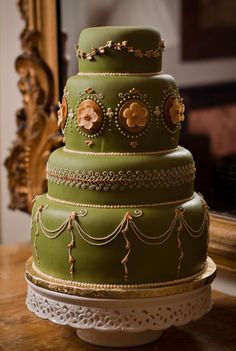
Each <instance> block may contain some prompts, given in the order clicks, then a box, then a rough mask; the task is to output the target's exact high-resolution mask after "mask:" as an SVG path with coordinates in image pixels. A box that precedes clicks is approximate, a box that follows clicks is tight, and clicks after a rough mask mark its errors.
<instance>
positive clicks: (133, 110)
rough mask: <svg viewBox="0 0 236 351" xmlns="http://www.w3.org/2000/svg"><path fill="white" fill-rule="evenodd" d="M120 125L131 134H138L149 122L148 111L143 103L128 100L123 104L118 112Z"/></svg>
mask: <svg viewBox="0 0 236 351" xmlns="http://www.w3.org/2000/svg"><path fill="white" fill-rule="evenodd" d="M119 120H120V123H121V125H122V126H123V127H124V128H125V129H126V130H127V131H129V132H131V133H139V132H140V131H141V130H143V129H144V128H145V127H146V126H147V124H148V121H149V111H148V108H147V106H146V105H145V103H144V102H142V101H140V100H135V99H133V100H129V101H127V102H125V103H124V104H123V106H122V107H121V109H120V112H119Z"/></svg>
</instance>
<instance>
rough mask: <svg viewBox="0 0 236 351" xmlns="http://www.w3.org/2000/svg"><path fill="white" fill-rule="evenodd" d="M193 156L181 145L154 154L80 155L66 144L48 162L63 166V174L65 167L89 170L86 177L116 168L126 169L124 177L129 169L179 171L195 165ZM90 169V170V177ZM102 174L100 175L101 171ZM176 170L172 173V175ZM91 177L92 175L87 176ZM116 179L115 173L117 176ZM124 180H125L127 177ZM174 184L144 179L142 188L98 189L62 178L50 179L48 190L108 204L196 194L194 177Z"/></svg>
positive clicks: (77, 199)
mask: <svg viewBox="0 0 236 351" xmlns="http://www.w3.org/2000/svg"><path fill="white" fill-rule="evenodd" d="M192 164H193V158H192V155H191V153H190V152H189V151H188V150H186V149H184V148H182V147H179V149H178V150H176V151H174V152H169V153H166V154H154V155H130V156H127V155H126V156H112V155H110V156H109V155H108V156H98V155H86V154H85V155H81V154H76V153H70V152H65V151H64V150H63V148H60V149H58V150H56V151H54V152H53V154H52V155H51V156H50V158H49V161H48V165H49V166H50V167H55V168H56V169H58V170H60V172H61V174H62V177H63V173H64V172H65V170H67V175H68V173H69V172H68V170H71V171H72V172H73V171H74V172H76V171H79V172H80V173H82V172H83V171H84V172H86V174H87V177H85V176H84V178H87V179H89V178H91V179H92V178H95V179H97V180H99V178H101V177H103V179H106V176H105V175H103V172H107V173H110V172H114V173H115V174H116V175H117V174H119V173H120V172H122V173H123V175H122V176H123V177H124V178H128V177H129V172H133V173H134V172H135V171H139V172H141V173H142V174H143V176H145V171H149V172H150V171H152V172H153V171H157V172H159V173H160V172H161V171H162V170H163V171H164V170H168V169H169V170H170V169H173V168H175V169H176V171H177V174H178V168H179V167H183V166H187V165H192ZM89 172H91V174H90V177H89ZM97 172H98V173H99V176H98V173H97ZM174 176H175V174H173V177H174ZM88 177H89V178H88ZM114 181H115V177H114ZM124 182H125V180H124ZM179 182H180V183H179V184H178V185H175V186H169V187H168V186H165V185H164V184H163V185H162V184H161V185H159V186H156V187H153V186H148V184H146V183H141V184H140V186H139V188H137V186H136V187H134V188H133V187H132V185H131V184H130V185H128V186H123V188H121V189H122V190H120V189H116V190H107V191H105V190H102V189H101V190H96V188H92V189H89V187H88V186H85V185H86V183H84V187H83V185H81V186H78V185H77V186H76V184H73V185H72V183H67V182H66V180H65V181H64V182H63V183H62V182H59V183H58V184H57V182H56V181H55V182H52V181H49V182H48V193H49V195H50V196H52V197H56V198H58V199H61V200H66V201H72V202H82V203H89V204H100V205H104V204H108V205H111V204H113V205H119V204H145V203H149V204H151V203H156V202H166V201H175V200H181V199H185V198H188V197H190V196H192V194H193V180H192V181H190V182H188V183H187V182H184V183H182V182H181V179H179Z"/></svg>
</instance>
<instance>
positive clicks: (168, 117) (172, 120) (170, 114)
mask: <svg viewBox="0 0 236 351" xmlns="http://www.w3.org/2000/svg"><path fill="white" fill-rule="evenodd" d="M184 110H185V106H184V104H183V99H181V98H177V97H176V96H169V97H168V99H167V100H166V102H165V107H164V117H165V122H166V124H167V126H168V127H169V128H170V129H172V130H174V129H175V128H176V125H177V124H178V123H180V122H182V121H184Z"/></svg>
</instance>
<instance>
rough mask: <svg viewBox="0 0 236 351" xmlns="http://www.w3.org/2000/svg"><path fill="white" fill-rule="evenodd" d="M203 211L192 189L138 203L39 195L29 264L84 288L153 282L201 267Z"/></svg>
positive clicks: (188, 275) (185, 276)
mask: <svg viewBox="0 0 236 351" xmlns="http://www.w3.org/2000/svg"><path fill="white" fill-rule="evenodd" d="M208 225H209V217H208V209H207V205H206V203H205V201H204V200H203V199H202V197H201V196H199V195H198V194H194V195H193V197H192V198H190V199H187V200H185V201H182V202H181V201H178V202H177V201H175V202H172V203H171V202H168V203H162V204H153V205H147V206H145V205H144V206H142V207H129V208H127V207H125V206H117V207H116V206H99V207H96V206H95V207H93V206H92V205H91V206H88V205H87V206H86V207H78V206H76V204H73V203H69V202H66V201H65V202H63V201H61V200H60V201H58V200H57V199H52V198H50V197H49V196H48V195H42V196H39V197H38V198H37V199H36V201H35V204H34V208H33V213H32V224H31V226H32V229H31V230H32V242H33V261H34V267H35V269H36V270H38V271H40V272H42V273H43V274H45V275H47V276H48V277H51V278H52V279H57V280H58V281H60V280H61V281H62V282H63V281H65V280H66V281H71V282H74V283H75V284H82V285H83V284H84V285H85V286H89V285H91V284H95V285H96V286H104V285H106V286H107V287H108V288H109V286H111V287H117V286H119V287H127V288H128V287H131V288H132V287H133V288H138V287H141V288H144V287H155V286H161V285H166V284H173V282H174V283H175V282H176V283H178V282H182V281H188V280H191V279H193V278H194V277H196V276H197V275H199V274H201V273H202V272H203V271H204V269H205V264H206V258H207V242H208Z"/></svg>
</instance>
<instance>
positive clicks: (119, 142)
mask: <svg viewBox="0 0 236 351" xmlns="http://www.w3.org/2000/svg"><path fill="white" fill-rule="evenodd" d="M163 50H164V43H163V41H162V40H161V38H160V34H159V32H158V31H156V30H155V29H153V28H146V27H141V28H140V27H97V28H88V29H86V30H84V31H83V32H82V33H81V36H80V40H79V44H78V46H77V48H76V54H77V56H78V60H79V73H78V74H77V75H75V76H73V77H71V78H69V80H68V81H67V84H66V87H65V89H64V95H63V98H62V102H61V104H60V110H59V114H58V115H59V125H60V127H61V129H62V132H63V134H64V141H65V146H64V147H62V148H60V149H58V150H56V151H54V152H53V153H52V154H51V156H50V158H49V161H48V164H47V171H46V172H47V178H48V193H47V194H45V195H42V196H39V197H38V198H37V199H36V201H35V203H34V208H33V213H32V242H33V265H34V269H35V270H36V271H37V272H39V273H40V274H41V276H42V277H44V278H45V279H47V280H48V281H51V282H57V283H60V284H63V286H64V287H66V286H74V287H79V288H82V289H83V288H86V289H89V288H91V289H93V290H96V289H103V288H105V289H106V291H109V289H111V290H112V289H116V288H119V289H134V288H135V289H139V288H141V289H143V288H146V287H147V288H152V287H153V288H155V287H159V286H165V285H168V284H175V283H179V282H185V281H191V280H192V279H194V278H195V277H197V276H198V275H200V274H201V273H202V272H203V270H204V269H205V265H206V258H207V238H208V224H209V221H208V210H207V205H206V203H205V201H204V200H203V198H202V197H201V196H199V195H198V194H196V193H194V192H193V188H194V176H195V166H194V161H193V158H192V155H191V153H190V152H189V151H188V150H186V149H184V148H182V147H180V146H178V140H179V132H180V128H181V122H182V121H183V120H184V104H183V101H182V99H181V97H180V96H179V93H178V89H177V87H176V83H175V80H174V78H173V77H171V76H170V75H167V74H164V73H162V71H161V66H162V52H163Z"/></svg>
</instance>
